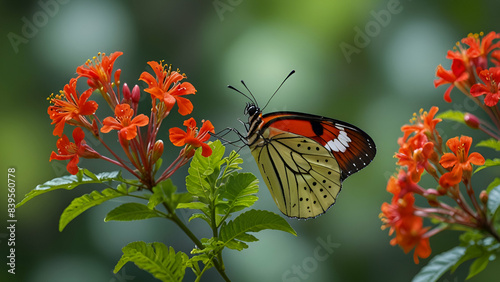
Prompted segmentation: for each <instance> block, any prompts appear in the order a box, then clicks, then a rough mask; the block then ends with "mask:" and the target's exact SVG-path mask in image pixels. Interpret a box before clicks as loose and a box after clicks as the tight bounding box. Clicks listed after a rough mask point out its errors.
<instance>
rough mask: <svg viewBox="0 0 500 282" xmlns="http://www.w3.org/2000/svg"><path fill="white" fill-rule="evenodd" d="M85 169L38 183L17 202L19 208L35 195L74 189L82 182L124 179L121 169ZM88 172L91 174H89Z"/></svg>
mask: <svg viewBox="0 0 500 282" xmlns="http://www.w3.org/2000/svg"><path fill="white" fill-rule="evenodd" d="M83 171H84V170H80V171H79V172H78V173H77V174H76V175H66V176H63V177H58V178H54V179H52V180H49V181H47V182H45V183H43V184H40V185H37V186H36V187H35V189H33V190H31V191H30V192H29V193H28V194H26V195H25V196H24V199H23V200H22V201H21V202H20V203H19V204H17V206H16V207H17V208H18V207H20V206H22V205H24V204H25V203H26V202H27V201H29V200H31V199H33V198H34V197H36V196H38V195H41V194H44V193H47V192H50V191H53V190H58V189H66V190H72V189H74V188H76V187H78V186H79V185H82V184H91V183H104V182H109V181H121V180H122V178H121V173H120V172H119V171H113V172H103V173H99V174H97V175H94V174H92V173H91V172H90V171H88V170H85V171H86V174H83ZM87 174H89V175H91V176H88V175H87Z"/></svg>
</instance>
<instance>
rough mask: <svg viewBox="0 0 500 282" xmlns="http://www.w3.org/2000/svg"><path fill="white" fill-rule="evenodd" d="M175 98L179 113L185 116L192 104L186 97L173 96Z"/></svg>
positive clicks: (191, 109) (189, 111) (190, 109)
mask: <svg viewBox="0 0 500 282" xmlns="http://www.w3.org/2000/svg"><path fill="white" fill-rule="evenodd" d="M174 97H175V99H176V100H177V105H178V107H179V114H181V115H183V116H185V115H189V114H190V113H191V112H192V111H193V104H192V103H191V101H189V100H188V99H186V98H183V97H179V96H174Z"/></svg>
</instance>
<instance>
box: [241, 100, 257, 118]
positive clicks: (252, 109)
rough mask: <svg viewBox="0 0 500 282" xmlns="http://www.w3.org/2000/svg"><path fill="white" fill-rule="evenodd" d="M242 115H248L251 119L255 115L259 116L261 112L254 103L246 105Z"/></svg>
mask: <svg viewBox="0 0 500 282" xmlns="http://www.w3.org/2000/svg"><path fill="white" fill-rule="evenodd" d="M244 113H245V115H248V116H249V117H252V116H254V115H255V114H260V113H261V110H260V108H259V107H258V106H257V105H255V104H254V103H247V105H246V107H245V112H244Z"/></svg>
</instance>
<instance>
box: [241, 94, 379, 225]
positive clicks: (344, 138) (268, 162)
mask: <svg viewBox="0 0 500 282" xmlns="http://www.w3.org/2000/svg"><path fill="white" fill-rule="evenodd" d="M245 113H246V114H247V115H248V116H249V118H248V128H247V129H248V132H247V136H246V139H247V140H246V141H247V144H248V146H249V148H250V150H251V152H252V155H253V156H254V158H255V160H256V162H257V164H258V166H259V170H260V172H261V174H262V176H263V178H264V181H265V182H266V184H267V186H268V188H269V191H270V192H271V195H272V196H273V199H274V201H275V203H276V205H277V206H278V208H279V209H280V211H281V212H283V214H285V215H287V216H289V217H297V218H312V217H316V216H318V215H320V214H323V213H325V212H326V211H327V210H328V209H329V208H330V207H331V206H332V205H333V204H335V201H336V198H337V195H338V193H339V192H340V190H341V188H342V181H343V180H344V179H345V178H347V177H348V176H349V175H351V174H353V173H355V172H357V171H359V170H360V169H362V168H364V167H365V166H367V165H368V164H369V163H370V162H371V161H372V160H373V158H374V157H375V153H376V148H375V143H374V142H373V140H372V139H371V137H370V136H369V135H368V134H366V133H365V132H363V131H362V130H361V129H359V128H357V127H355V126H353V125H351V124H348V123H345V122H342V121H339V120H335V119H330V118H326V117H321V116H316V115H310V114H304V113H298V112H289V111H287V112H274V113H269V114H265V115H263V114H262V112H261V110H260V109H259V108H258V107H257V106H256V105H255V104H254V103H250V104H248V105H247V107H246V108H245Z"/></svg>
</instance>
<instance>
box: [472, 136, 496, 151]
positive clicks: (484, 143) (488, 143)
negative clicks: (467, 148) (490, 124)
mask: <svg viewBox="0 0 500 282" xmlns="http://www.w3.org/2000/svg"><path fill="white" fill-rule="evenodd" d="M476 147H487V148H491V149H494V150H496V151H500V141H499V140H496V139H493V138H490V139H488V140H482V141H481V142H479V143H477V144H476Z"/></svg>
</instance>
